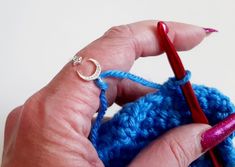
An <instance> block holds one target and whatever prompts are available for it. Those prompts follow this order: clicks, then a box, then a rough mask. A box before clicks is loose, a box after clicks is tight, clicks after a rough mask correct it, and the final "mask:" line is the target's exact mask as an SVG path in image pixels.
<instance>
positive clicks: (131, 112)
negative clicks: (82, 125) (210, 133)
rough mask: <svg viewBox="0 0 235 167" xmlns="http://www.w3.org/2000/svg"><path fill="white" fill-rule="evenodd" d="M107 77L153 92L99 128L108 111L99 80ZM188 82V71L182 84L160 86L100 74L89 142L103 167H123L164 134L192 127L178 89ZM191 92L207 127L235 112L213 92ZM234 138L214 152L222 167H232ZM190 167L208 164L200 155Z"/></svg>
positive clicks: (123, 75) (116, 74)
mask: <svg viewBox="0 0 235 167" xmlns="http://www.w3.org/2000/svg"><path fill="white" fill-rule="evenodd" d="M107 77H113V78H120V79H124V78H127V79H130V80H132V81H134V82H137V83H140V84H142V85H144V86H147V87H151V88H155V89H156V92H154V93H150V94H147V95H145V96H143V97H141V98H139V99H138V100H136V101H135V102H131V103H128V104H126V105H125V106H123V108H122V109H121V110H120V111H119V112H117V114H115V115H114V116H113V118H112V119H111V120H109V121H107V122H105V123H103V124H101V121H102V119H103V116H104V115H105V112H106V110H107V107H108V103H107V99H106V96H105V91H106V90H107V89H108V85H107V84H106V82H105V81H104V80H102V79H103V78H107ZM189 79H190V72H189V71H187V74H186V76H185V78H183V79H182V80H180V81H177V80H176V79H175V78H170V79H169V80H168V81H167V82H165V83H164V84H163V85H160V84H156V83H153V82H149V81H146V80H144V79H143V78H140V77H138V76H135V75H132V74H130V73H126V72H121V71H115V70H111V71H105V72H103V73H101V75H100V78H98V79H97V80H96V85H97V86H98V87H99V88H100V89H101V94H100V109H99V113H98V116H97V118H96V121H95V123H94V124H93V127H92V130H91V133H90V140H91V142H92V143H93V145H94V147H95V148H96V150H97V152H98V155H99V157H100V159H101V160H102V161H103V163H104V165H105V166H107V167H110V166H112V167H122V166H127V165H128V164H129V163H130V162H131V160H132V159H133V158H134V157H135V156H136V155H137V154H138V153H139V152H140V150H141V149H143V148H144V147H145V146H146V145H148V144H149V143H150V142H151V141H153V140H155V139H157V138H158V137H159V136H161V135H162V134H163V133H165V132H166V131H168V130H170V129H172V128H175V127H177V126H180V125H184V124H189V123H192V118H191V113H190V111H189V108H188V106H187V103H186V101H185V99H184V96H183V94H182V92H181V89H180V85H183V84H185V83H187V82H188V81H189ZM193 89H194V91H195V94H196V96H197V98H198V101H199V103H200V106H201V108H202V109H203V111H204V112H205V114H206V116H207V118H208V119H209V122H210V125H212V126H213V125H215V124H217V123H218V122H220V121H221V120H223V119H224V118H226V117H227V116H229V115H230V114H232V113H234V112H235V106H234V105H233V104H232V103H231V102H230V100H229V98H228V97H226V96H224V95H223V94H221V93H220V92H219V91H218V90H216V89H215V88H209V87H206V86H203V85H193ZM234 137H235V133H233V134H232V135H230V136H229V137H228V138H227V139H226V140H225V141H223V142H222V143H221V144H219V145H218V146H217V147H216V148H215V151H216V152H217V153H218V155H219V157H220V158H221V160H222V161H223V165H224V166H225V167H234V166H235V146H234V145H233V139H235V138H234ZM156 164H157V162H156ZM190 166H191V167H196V166H197V167H198V166H199V167H201V166H203V167H210V166H212V163H211V160H210V157H209V156H208V155H203V156H201V157H200V158H199V159H197V160H196V161H194V162H193V163H192V164H191V165H190Z"/></svg>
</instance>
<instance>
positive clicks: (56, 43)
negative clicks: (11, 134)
mask: <svg viewBox="0 0 235 167" xmlns="http://www.w3.org/2000/svg"><path fill="white" fill-rule="evenodd" d="M234 11H235V1H233V0H226V1H221V0H213V1H206V0H197V1H188V0H181V1H169V0H162V1H160V0H149V1H147V0H146V1H140V0H139V1H137V0H129V1H128V0H118V1H114V0H113V1H111V0H99V1H91V0H86V1H79V0H64V1H62V0H38V1H35V0H0V152H2V143H3V132H4V124H5V119H6V116H7V114H8V113H9V112H10V111H11V110H12V109H13V108H14V107H16V106H18V105H20V104H22V103H23V102H24V101H25V100H26V99H27V98H28V97H29V96H30V95H31V94H33V93H34V92H35V91H37V90H38V89H40V88H41V87H43V86H44V85H45V84H47V83H48V82H49V81H50V79H51V78H52V77H53V76H54V75H55V74H56V73H57V72H58V71H59V70H60V69H61V68H62V66H63V65H64V64H65V63H66V62H67V61H68V60H69V58H71V57H72V56H73V55H74V54H75V53H76V52H77V51H78V50H80V49H81V48H82V47H84V46H85V45H87V44H88V43H89V42H91V41H92V40H94V39H96V38H97V37H99V36H100V35H102V34H103V33H104V32H105V31H106V30H107V29H108V28H110V27H111V26H114V25H119V24H126V23H130V22H135V21H139V20H145V19H161V20H173V21H180V22H186V23H191V24H196V25H200V26H203V27H212V28H216V29H218V30H219V33H215V34H213V35H211V36H209V37H208V38H207V39H206V40H205V41H203V43H202V44H200V45H199V46H198V47H197V48H195V49H193V50H192V51H188V52H185V53H180V55H181V57H182V60H183V62H184V64H185V66H186V68H187V69H190V70H191V72H192V74H193V77H192V82H194V83H199V84H205V85H208V86H213V87H217V88H218V89H220V90H221V91H222V92H223V93H224V94H226V95H228V96H229V97H231V99H232V101H233V102H235V77H234V72H235V58H234V56H235V54H234V49H235V46H234V39H235V19H234V16H235V12H234ZM153 71H154V72H153ZM132 72H133V73H135V74H138V75H140V76H143V77H145V78H147V79H150V80H153V81H156V82H160V83H161V82H163V81H164V80H166V79H167V77H169V76H172V72H171V69H170V67H169V64H168V62H167V60H166V58H165V56H160V57H154V58H148V59H145V60H138V61H137V63H136V64H135V66H134V67H133V69H132ZM114 109H115V108H113V109H112V111H109V113H110V112H111V113H112V112H113V111H114ZM0 161H1V158H0Z"/></svg>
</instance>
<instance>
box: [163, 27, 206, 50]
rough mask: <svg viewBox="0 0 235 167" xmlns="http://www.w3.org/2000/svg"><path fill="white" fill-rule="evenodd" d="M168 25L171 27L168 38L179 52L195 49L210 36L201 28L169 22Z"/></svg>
mask: <svg viewBox="0 0 235 167" xmlns="http://www.w3.org/2000/svg"><path fill="white" fill-rule="evenodd" d="M166 24H167V25H168V26H169V33H168V36H169V38H170V39H171V41H172V42H173V44H174V46H175V48H176V50H178V51H187V50H190V49H192V48H194V47H195V46H197V45H198V44H200V43H201V42H202V41H203V39H204V38H205V37H206V36H207V35H208V33H207V32H206V31H205V30H204V29H203V28H202V27H200V26H196V25H191V24H185V23H178V22H167V23H166Z"/></svg>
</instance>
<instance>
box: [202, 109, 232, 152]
mask: <svg viewBox="0 0 235 167" xmlns="http://www.w3.org/2000/svg"><path fill="white" fill-rule="evenodd" d="M234 131H235V113H234V114H232V115H230V116H229V117H227V118H225V119H224V120H223V121H222V122H220V123H218V124H216V125H215V126H213V127H212V128H211V129H209V130H207V131H205V132H204V133H203V134H202V139H201V145H202V148H203V151H207V150H209V149H211V148H213V147H214V146H216V145H217V144H219V143H221V142H222V141H223V140H225V139H226V138H227V137H228V136H229V135H231V134H232V133H233V132H234Z"/></svg>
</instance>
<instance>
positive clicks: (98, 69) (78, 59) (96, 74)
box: [72, 55, 101, 81]
mask: <svg viewBox="0 0 235 167" xmlns="http://www.w3.org/2000/svg"><path fill="white" fill-rule="evenodd" d="M72 61H73V65H74V66H75V65H77V64H79V65H80V64H82V61H83V58H82V57H81V56H77V55H75V56H74V57H73V59H72ZM87 61H90V62H91V63H92V64H94V65H95V67H96V69H95V72H94V73H93V74H91V75H89V76H85V75H83V74H82V73H80V72H79V71H78V70H77V71H76V72H77V74H78V76H79V77H80V78H81V79H83V80H85V81H93V80H96V79H97V78H99V76H100V73H101V65H100V63H99V62H98V61H97V60H95V59H93V58H89V59H88V60H87Z"/></svg>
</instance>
